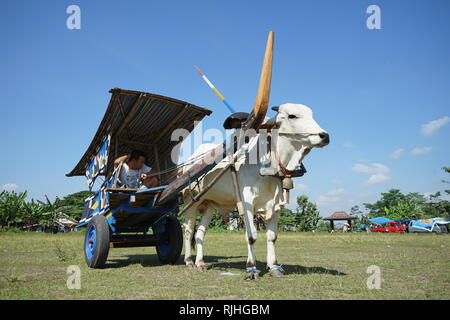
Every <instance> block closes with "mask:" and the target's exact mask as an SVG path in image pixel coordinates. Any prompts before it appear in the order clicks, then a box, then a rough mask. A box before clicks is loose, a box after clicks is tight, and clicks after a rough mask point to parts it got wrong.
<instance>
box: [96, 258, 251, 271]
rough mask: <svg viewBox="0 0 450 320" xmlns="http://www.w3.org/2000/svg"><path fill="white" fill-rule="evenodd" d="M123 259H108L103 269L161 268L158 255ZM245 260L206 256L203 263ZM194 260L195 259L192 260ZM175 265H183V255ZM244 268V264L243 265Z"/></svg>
mask: <svg viewBox="0 0 450 320" xmlns="http://www.w3.org/2000/svg"><path fill="white" fill-rule="evenodd" d="M122 257H123V258H118V259H117V258H116V259H108V260H107V261H106V264H105V268H106V269H107V268H123V267H126V266H129V265H132V264H140V265H141V266H143V267H158V266H161V262H160V261H159V258H158V255H156V254H132V255H124V256H122ZM238 258H245V257H244V256H232V257H222V256H208V257H205V262H207V263H211V262H219V261H223V260H226V259H238ZM194 260H195V258H194ZM175 265H184V261H183V255H181V256H180V258H179V259H178V261H177V263H176V264H175ZM243 265H244V266H245V262H244V263H243Z"/></svg>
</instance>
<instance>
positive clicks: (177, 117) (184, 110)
mask: <svg viewBox="0 0 450 320" xmlns="http://www.w3.org/2000/svg"><path fill="white" fill-rule="evenodd" d="M188 111H189V105H188V104H187V105H185V106H184V108H183V110H181V111H180V112H179V113H178V114H177V115H176V116H175V117H174V118H173V119H172V120H171V121H170V122H169V123H168V124H167V126H166V127H165V129H164V130H163V131H162V132H161V133H160V134H159V135H158V136H157V138H156V139H155V144H158V143H159V141H160V140H161V139H162V138H163V137H164V136H165V135H166V134H167V132H168V131H169V130H173V126H174V125H175V124H176V123H177V122H178V120H180V119H181V118H182V117H183V116H184V115H185V114H186V113H187V112H188Z"/></svg>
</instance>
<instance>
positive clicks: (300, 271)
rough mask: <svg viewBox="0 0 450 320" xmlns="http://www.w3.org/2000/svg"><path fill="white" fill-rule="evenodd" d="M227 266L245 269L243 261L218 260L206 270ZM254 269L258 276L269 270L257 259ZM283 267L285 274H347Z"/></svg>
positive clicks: (319, 269) (324, 269) (284, 265)
mask: <svg viewBox="0 0 450 320" xmlns="http://www.w3.org/2000/svg"><path fill="white" fill-rule="evenodd" d="M205 260H206V262H211V261H208V260H209V259H208V258H206V259H205ZM229 268H230V269H243V270H245V262H219V263H212V264H211V265H209V266H208V270H209V269H220V270H226V269H229ZM256 269H258V270H260V273H259V275H260V276H263V275H265V274H266V273H268V272H269V271H268V270H267V266H266V264H265V263H264V262H259V261H257V262H256ZM283 269H284V271H285V274H286V275H288V274H314V273H319V274H330V275H333V276H345V275H347V274H346V273H344V272H340V271H337V270H332V269H327V268H323V267H304V266H300V265H289V264H283Z"/></svg>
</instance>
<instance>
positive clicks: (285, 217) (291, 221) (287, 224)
mask: <svg viewBox="0 0 450 320" xmlns="http://www.w3.org/2000/svg"><path fill="white" fill-rule="evenodd" d="M295 226H296V223H295V213H294V212H293V211H292V210H290V209H288V208H284V209H281V210H280V219H279V220H278V227H279V228H280V229H282V230H287V229H289V228H293V227H295Z"/></svg>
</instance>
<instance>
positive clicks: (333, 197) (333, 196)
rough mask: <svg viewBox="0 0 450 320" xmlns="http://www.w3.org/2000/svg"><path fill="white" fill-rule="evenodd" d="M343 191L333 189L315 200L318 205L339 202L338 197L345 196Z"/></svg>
mask: <svg viewBox="0 0 450 320" xmlns="http://www.w3.org/2000/svg"><path fill="white" fill-rule="evenodd" d="M345 193H346V192H345V190H344V189H342V188H339V189H334V190H330V191H328V192H326V193H325V194H321V195H320V196H319V198H318V199H317V204H318V205H325V204H331V203H334V202H338V201H340V200H341V198H340V197H339V196H341V195H343V194H345Z"/></svg>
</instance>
